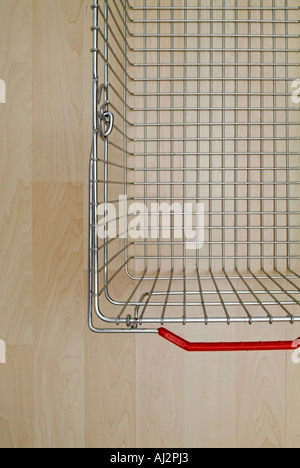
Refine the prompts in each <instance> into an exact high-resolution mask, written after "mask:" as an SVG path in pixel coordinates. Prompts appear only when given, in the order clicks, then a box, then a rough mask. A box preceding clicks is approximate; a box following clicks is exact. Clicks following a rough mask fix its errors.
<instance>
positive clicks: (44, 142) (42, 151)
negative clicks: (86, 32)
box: [33, 0, 84, 182]
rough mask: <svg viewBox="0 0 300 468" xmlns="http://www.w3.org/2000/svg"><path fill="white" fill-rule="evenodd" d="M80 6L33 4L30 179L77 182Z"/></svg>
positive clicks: (49, 0)
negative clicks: (32, 162) (33, 156)
mask: <svg viewBox="0 0 300 468" xmlns="http://www.w3.org/2000/svg"><path fill="white" fill-rule="evenodd" d="M83 5H84V2H83V0H64V1H62V0H43V1H41V0H33V24H34V29H33V34H34V43H33V70H34V75H33V99H34V106H33V113H34V121H35V125H34V127H33V135H34V140H33V150H34V153H35V154H37V155H38V158H35V159H34V166H33V167H34V171H33V178H34V180H35V181H62V182H64V181H71V182H81V181H82V160H83V159H82V158H83V154H84V151H83V130H82V128H83V70H84V68H83V43H84V36H83V27H84V14H83V11H84V10H83Z"/></svg>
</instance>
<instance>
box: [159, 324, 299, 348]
mask: <svg viewBox="0 0 300 468" xmlns="http://www.w3.org/2000/svg"><path fill="white" fill-rule="evenodd" d="M158 334H159V335H160V336H161V337H163V338H165V339H166V340H167V341H170V342H171V343H173V344H175V345H176V346H179V348H182V349H184V350H185V351H202V352H212V351H280V350H293V349H298V348H300V338H298V339H297V340H294V341H264V342H262V341H260V342H259V341H257V342H231V343H190V342H189V341H186V340H184V339H183V338H180V336H178V335H175V333H172V332H170V331H169V330H166V329H165V328H159V329H158Z"/></svg>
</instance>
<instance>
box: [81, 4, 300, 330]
mask: <svg viewBox="0 0 300 468" xmlns="http://www.w3.org/2000/svg"><path fill="white" fill-rule="evenodd" d="M299 9H300V7H299V2H298V1H296V0H257V1H255V2H253V1H251V0H226V1H225V0H219V1H217V0H201V1H200V0H156V1H154V0H131V1H129V0H109V1H107V0H99V1H97V0H94V3H93V6H92V11H93V27H92V31H93V49H92V53H93V143H92V150H91V159H90V234H89V235H90V238H89V251H90V255H89V326H90V328H91V329H92V330H93V331H95V332H123V333H124V332H125V333H126V332H129V333H132V332H134V333H135V332H140V333H142V332H148V333H157V331H158V327H160V326H161V325H164V324H176V323H177V324H178V323H179V324H180V323H182V324H188V323H191V324H195V323H199V324H206V325H207V324H210V323H225V324H226V323H227V324H230V323H250V324H253V323H255V322H267V323H270V324H272V323H276V322H290V323H294V322H298V321H300V310H299V304H300V290H299V287H300V275H299V273H298V272H299V271H300V269H299V266H300V263H299V259H300V250H299V246H300V236H299V229H300V223H299V220H300V203H299V202H300V198H299V190H298V189H299V187H298V186H299V183H300V182H299V181H300V177H299V171H300V151H299V139H300V135H299V115H300V114H299V111H300V106H299V102H300V99H298V94H297V93H298V91H299V88H300V80H297V78H298V75H299V53H300V42H299V41H300V27H299V23H300V16H299ZM199 220H201V223H200V224H199ZM197 221H198V224H197ZM188 223H190V224H189V225H188ZM189 228H190V230H189ZM190 234H193V235H194V236H195V237H192V236H191V235H190ZM195 239H196V240H195ZM98 319H99V320H98Z"/></svg>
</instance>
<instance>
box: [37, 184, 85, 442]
mask: <svg viewBox="0 0 300 468" xmlns="http://www.w3.org/2000/svg"><path fill="white" fill-rule="evenodd" d="M82 196H83V187H82V184H76V185H71V184H68V183H67V184H34V189H33V207H34V208H33V213H34V220H35V222H34V229H33V233H34V234H33V239H34V246H35V250H34V258H33V263H34V344H35V359H34V369H35V383H36V395H35V397H36V403H37V404H36V412H35V415H36V419H35V444H36V446H38V447H53V446H58V447H80V446H83V445H84V427H85V425H84V344H83V331H84V329H83V324H84V323H85V320H84V318H85V314H84V312H85V311H84V307H83V306H82V305H83V304H84V302H85V301H84V299H85V294H84V280H83V270H82V264H83V237H82V232H83V204H82Z"/></svg>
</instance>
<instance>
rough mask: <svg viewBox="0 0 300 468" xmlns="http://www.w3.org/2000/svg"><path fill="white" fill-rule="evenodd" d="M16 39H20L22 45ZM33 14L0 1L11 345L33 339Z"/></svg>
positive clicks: (4, 300)
mask: <svg viewBox="0 0 300 468" xmlns="http://www.w3.org/2000/svg"><path fill="white" fill-rule="evenodd" d="M20 37H21V38H22V40H21V41H20ZM31 75H32V10H31V2H30V1H27V0H25V1H14V0H13V1H11V2H9V5H8V2H6V1H3V0H2V1H1V2H0V77H1V79H4V80H5V83H6V101H7V103H6V104H0V156H1V169H0V200H1V204H0V219H1V223H0V226H1V227H0V263H1V265H2V268H1V271H0V283H1V291H5V294H1V298H0V330H1V332H0V333H1V337H2V339H6V340H7V342H8V343H9V344H11V345H13V344H18V345H22V344H28V343H30V342H31V339H32V232H31V229H32V228H31V226H32V206H31V181H32V88H31V86H32V79H31Z"/></svg>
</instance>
